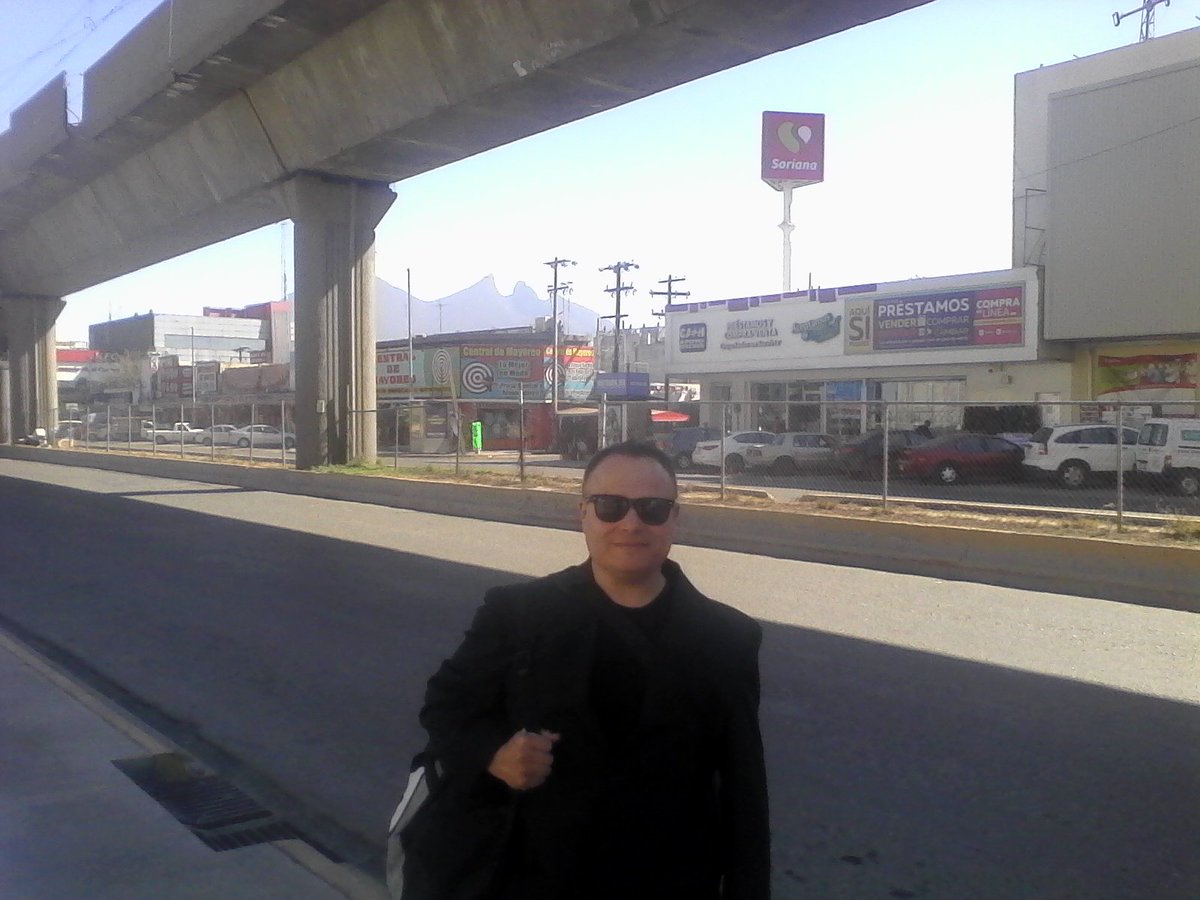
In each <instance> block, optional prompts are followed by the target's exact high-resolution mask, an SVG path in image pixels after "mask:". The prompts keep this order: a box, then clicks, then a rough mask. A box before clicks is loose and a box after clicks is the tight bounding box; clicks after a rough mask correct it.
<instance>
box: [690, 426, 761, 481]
mask: <svg viewBox="0 0 1200 900" xmlns="http://www.w3.org/2000/svg"><path fill="white" fill-rule="evenodd" d="M775 438H776V435H774V434H772V433H771V432H769V431H743V432H742V433H740V434H731V435H729V436H728V437H726V438H725V471H726V472H732V473H735V474H736V473H737V472H744V471H745V470H746V451H748V450H749V449H750V448H751V447H765V446H766V445H767V444H773V443H775ZM692 462H694V463H695V464H696V465H698V466H715V467H717V468H720V466H721V442H720V441H719V440H716V441H700V442H698V443H697V444H696V449H695V450H693V451H692Z"/></svg>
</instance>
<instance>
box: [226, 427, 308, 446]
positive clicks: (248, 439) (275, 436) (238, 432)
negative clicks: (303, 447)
mask: <svg viewBox="0 0 1200 900" xmlns="http://www.w3.org/2000/svg"><path fill="white" fill-rule="evenodd" d="M230 436H231V438H232V440H233V443H234V445H235V446H238V447H249V446H254V447H255V448H258V447H279V446H280V445H282V446H284V447H286V448H287V449H288V450H291V449H292V448H293V447H295V446H296V436H295V435H294V434H292V433H291V432H283V431H280V430H279V429H278V428H276V427H275V426H274V425H246V426H245V427H243V428H235V429H234V430H233V431H231V432H230Z"/></svg>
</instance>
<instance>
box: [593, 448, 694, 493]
mask: <svg viewBox="0 0 1200 900" xmlns="http://www.w3.org/2000/svg"><path fill="white" fill-rule="evenodd" d="M613 456H626V457H628V458H630V459H648V460H650V461H651V462H655V463H658V465H660V466H661V467H662V469H663V471H664V472H666V473H667V474H668V475H669V476H670V477H671V486H672V487H673V488H675V489H676V490H679V483H678V481H677V480H676V478H675V464H674V463H673V462H671V457H669V456H667V454H665V453H663V452H662V451H661V450H660V449H658V447H656V446H654V444H650V443H647V442H646V441H621V442H620V443H619V444H611V445H609V446H607V447H605V448H604V449H603V450H601V451H600V452H599V453H597V454H596V455H595V456H593V457H592V458H591V459H589V460H588V464H587V468H585V469H584V470H583V482H582V484H587V480H588V477H589V476H590V475H591V474H592V472H594V471H596V467H597V466H599V465H600V463H602V462H604V461H605V460H606V459H608V458H609V457H613Z"/></svg>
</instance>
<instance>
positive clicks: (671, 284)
mask: <svg viewBox="0 0 1200 900" xmlns="http://www.w3.org/2000/svg"><path fill="white" fill-rule="evenodd" d="M677 281H687V277H686V276H684V275H679V276H675V275H667V277H666V278H664V279H663V280H662V281H660V282H659V284H665V285H666V286H667V289H666V290H665V291H651V292H650V296H651V297H666V298H667V304H666V306H664V307H663V308H662V309H660V310H657V311H655V310H651V312H652V313H654V315H656V316H659V317H661V318H662V320H663V324H666V321H667V319H666V316H667V306H670V305H671V304H672V303H674V302H675V298H676V297H690V296H692V292H691V291H677V290H675V282H677ZM663 402H664V403H667V404H670V402H671V376H670V374H669V373H668V374H667V375H665V376H664V380H663ZM668 408H669V407H668Z"/></svg>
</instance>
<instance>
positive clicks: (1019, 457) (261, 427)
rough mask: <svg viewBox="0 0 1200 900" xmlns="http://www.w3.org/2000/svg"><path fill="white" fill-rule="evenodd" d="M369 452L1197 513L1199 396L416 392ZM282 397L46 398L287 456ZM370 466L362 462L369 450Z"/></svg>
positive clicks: (911, 500)
mask: <svg viewBox="0 0 1200 900" xmlns="http://www.w3.org/2000/svg"><path fill="white" fill-rule="evenodd" d="M351 415H352V416H354V417H355V418H356V419H357V422H358V423H359V424H361V425H362V426H363V427H373V428H375V430H376V446H377V458H376V459H375V460H374V461H373V462H374V463H375V464H377V465H380V466H391V467H393V468H397V469H399V468H402V467H430V466H432V467H436V468H440V469H453V471H455V472H457V473H460V474H461V473H463V472H470V471H472V470H478V469H488V470H492V471H499V472H508V473H511V474H513V475H515V476H517V477H519V478H520V479H522V480H524V479H525V478H526V477H527V476H528V474H529V473H530V472H533V473H535V474H542V475H553V476H558V477H570V478H578V477H579V474H580V472H581V470H582V468H583V466H584V465H585V464H586V462H587V460H588V459H589V458H590V457H591V456H592V455H593V454H594V453H595V452H596V451H597V450H598V449H599V448H601V447H605V446H608V445H610V444H612V443H615V442H617V441H621V440H644V441H650V442H653V443H655V444H656V445H657V446H659V447H660V448H662V449H663V450H664V451H665V452H666V453H667V454H668V455H670V456H671V458H672V459H673V460H674V462H675V465H676V468H677V469H678V471H679V473H680V476H681V478H682V479H683V481H684V482H685V483H688V484H692V485H694V486H698V487H704V486H707V487H709V488H711V489H715V490H717V491H719V492H721V493H722V494H723V493H724V492H725V491H727V490H729V489H731V488H752V489H761V490H767V491H769V492H770V493H771V494H772V496H774V497H775V498H776V499H779V500H783V501H787V500H790V499H798V498H801V497H821V496H830V497H841V498H858V499H869V500H871V501H872V502H877V503H881V504H882V505H883V506H885V507H886V506H888V505H892V504H900V505H902V504H921V505H940V506H942V507H946V508H956V507H973V508H984V509H994V510H1003V511H1015V512H1021V513H1031V514H1034V513H1051V514H1054V513H1063V512H1070V513H1087V514H1094V515H1097V516H1103V517H1113V516H1115V517H1116V519H1117V522H1118V524H1120V523H1121V522H1122V521H1124V519H1125V518H1126V517H1130V516H1132V517H1134V518H1135V519H1136V518H1140V517H1145V518H1157V519H1161V518H1163V517H1188V518H1190V517H1195V516H1200V418H1197V417H1198V416H1200V410H1198V409H1197V404H1196V403H1189V402H1186V401H1185V402H1162V403H1154V404H1147V403H1096V402H1080V401H1056V402H1054V403H1042V404H1037V403H1027V404H989V403H979V402H971V401H939V402H926V403H902V402H885V401H865V402H864V401H838V402H833V401H791V402H759V401H750V402H747V401H697V402H688V403H673V404H664V403H662V402H661V401H649V402H647V401H638V402H608V401H606V400H603V399H602V400H600V401H599V402H592V403H578V404H571V405H566V404H562V405H560V407H559V409H558V410H557V412H556V411H555V410H554V408H553V406H552V405H551V404H548V403H544V402H541V401H539V402H534V403H524V402H523V400H522V398H521V397H520V396H519V395H518V396H517V397H516V398H513V400H489V401H483V400H471V401H468V400H413V401H410V402H401V403H396V404H392V405H389V406H385V407H380V408H378V409H374V410H356V411H354V412H353V413H352V414H351ZM292 422H293V416H292V405H291V403H289V402H280V403H271V402H259V401H254V402H247V403H228V402H223V403H220V404H214V403H196V404H191V403H186V402H185V403H172V404H102V405H95V404H93V405H91V406H88V407H86V408H83V407H72V408H66V409H63V410H60V419H59V425H58V428H57V431H56V433H55V435H54V436H53V438H52V443H54V444H56V445H58V446H75V447H82V448H85V449H89V450H103V451H109V452H119V451H133V452H141V453H150V454H155V455H157V454H170V455H174V456H181V457H196V458H207V459H211V460H252V461H255V462H263V463H270V462H276V463H279V464H281V465H292V464H293V463H294V459H295V457H294V445H295V436H294V427H293V425H292ZM366 462H372V461H369V460H368V461H366Z"/></svg>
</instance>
